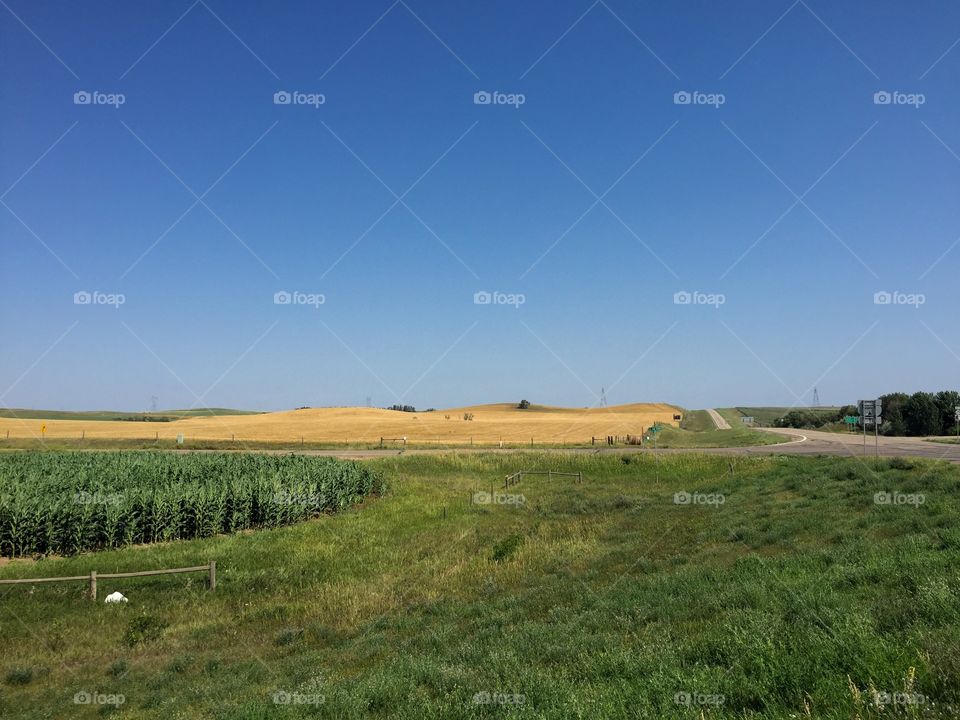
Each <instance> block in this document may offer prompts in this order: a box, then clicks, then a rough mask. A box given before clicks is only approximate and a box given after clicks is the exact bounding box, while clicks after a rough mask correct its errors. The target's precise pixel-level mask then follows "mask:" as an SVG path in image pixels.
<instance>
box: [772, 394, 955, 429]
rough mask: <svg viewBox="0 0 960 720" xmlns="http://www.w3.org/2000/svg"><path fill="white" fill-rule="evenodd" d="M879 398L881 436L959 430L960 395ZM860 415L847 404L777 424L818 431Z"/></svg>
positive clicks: (798, 413)
mask: <svg viewBox="0 0 960 720" xmlns="http://www.w3.org/2000/svg"><path fill="white" fill-rule="evenodd" d="M879 399H880V403H881V408H880V418H881V424H880V427H879V428H878V431H879V433H880V434H881V435H890V436H925V435H951V434H953V433H955V432H956V431H957V421H956V419H955V417H956V415H955V413H956V408H957V407H960V393H958V392H957V391H955V390H941V391H940V392H937V393H929V392H915V393H913V394H912V395H908V394H907V393H902V392H894V393H888V394H886V395H881V396H880V398H879ZM857 414H858V411H857V407H856V406H855V405H845V406H843V407H841V408H839V409H837V410H832V409H821V408H802V409H797V410H791V411H790V412H788V413H786V414H785V415H784V416H783V417H780V418H777V420H776V421H775V422H774V425H776V426H777V427H793V428H804V429H816V428H819V427H823V426H824V425H830V424H832V423H839V422H842V421H843V419H844V417H846V416H851V415H852V416H856V415H857Z"/></svg>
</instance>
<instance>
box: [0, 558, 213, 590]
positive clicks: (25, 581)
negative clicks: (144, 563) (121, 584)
mask: <svg viewBox="0 0 960 720" xmlns="http://www.w3.org/2000/svg"><path fill="white" fill-rule="evenodd" d="M202 571H205V572H206V573H207V587H208V588H209V589H210V590H216V589H217V561H216V560H211V561H210V562H209V563H208V564H207V565H194V566H193V567H183V568H170V569H167V570H140V571H138V572H122V573H103V574H98V573H97V571H96V570H91V571H90V574H89V575H72V576H70V577H47V578H16V579H14V580H0V585H31V584H33V583H48V582H76V581H78V580H86V581H88V582H89V583H90V599H91V600H96V599H97V580H98V579H111V580H112V579H113V578H129V577H147V576H151V575H174V574H176V573H188V572H202Z"/></svg>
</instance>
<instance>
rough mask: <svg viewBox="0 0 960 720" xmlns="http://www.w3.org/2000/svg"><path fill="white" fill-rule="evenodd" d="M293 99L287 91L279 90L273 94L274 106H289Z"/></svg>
mask: <svg viewBox="0 0 960 720" xmlns="http://www.w3.org/2000/svg"><path fill="white" fill-rule="evenodd" d="M292 99H293V98H292V96H291V95H290V93H288V92H287V91H286V90H278V91H277V92H275V93H274V94H273V104H274V105H289V104H290V101H291V100H292Z"/></svg>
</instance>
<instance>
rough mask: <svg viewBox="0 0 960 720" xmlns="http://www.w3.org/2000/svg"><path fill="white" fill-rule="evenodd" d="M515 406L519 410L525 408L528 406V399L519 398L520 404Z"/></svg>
mask: <svg viewBox="0 0 960 720" xmlns="http://www.w3.org/2000/svg"><path fill="white" fill-rule="evenodd" d="M517 407H518V408H520V409H521V410H526V409H527V408H529V407H530V401H529V400H521V401H520V404H519V405H517Z"/></svg>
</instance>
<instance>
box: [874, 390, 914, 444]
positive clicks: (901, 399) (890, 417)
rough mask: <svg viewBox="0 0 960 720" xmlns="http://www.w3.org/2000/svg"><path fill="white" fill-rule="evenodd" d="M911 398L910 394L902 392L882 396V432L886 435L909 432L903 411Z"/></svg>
mask: <svg viewBox="0 0 960 720" xmlns="http://www.w3.org/2000/svg"><path fill="white" fill-rule="evenodd" d="M909 399H910V396H909V395H907V394H906V393H902V392H897V393H889V394H887V395H881V396H880V402H881V407H880V413H881V415H880V417H881V418H882V419H883V424H882V425H881V426H880V432H882V433H883V434H884V435H897V436H899V435H906V434H907V422H906V419H905V418H904V414H903V411H904V407H905V406H906V404H907V401H908V400H909Z"/></svg>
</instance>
